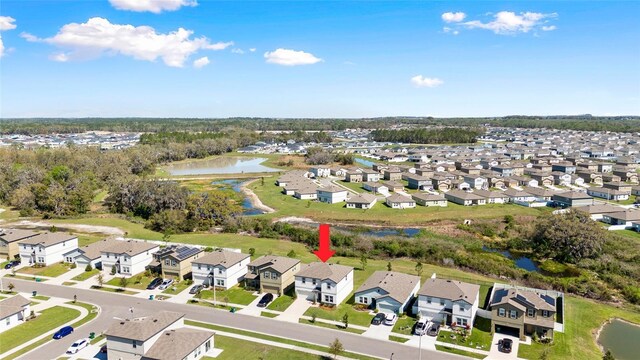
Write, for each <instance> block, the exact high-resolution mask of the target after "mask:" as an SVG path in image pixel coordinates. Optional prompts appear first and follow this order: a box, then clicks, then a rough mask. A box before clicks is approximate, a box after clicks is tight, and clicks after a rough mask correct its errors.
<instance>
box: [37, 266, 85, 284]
mask: <svg viewBox="0 0 640 360" xmlns="http://www.w3.org/2000/svg"><path fill="white" fill-rule="evenodd" d="M84 272H85V268H84V267H83V266H78V267H76V268H75V269H71V270H69V271H67V272H66V273H64V274H62V275H60V276H58V277H55V278H53V279H50V280H47V282H48V283H49V284H53V285H62V283H63V282H65V281H71V279H72V278H74V277H76V276H78V275H80V274H82V273H84ZM90 280H91V278H89V279H87V280H85V281H90ZM94 281H95V280H94ZM74 282H77V281H74Z"/></svg>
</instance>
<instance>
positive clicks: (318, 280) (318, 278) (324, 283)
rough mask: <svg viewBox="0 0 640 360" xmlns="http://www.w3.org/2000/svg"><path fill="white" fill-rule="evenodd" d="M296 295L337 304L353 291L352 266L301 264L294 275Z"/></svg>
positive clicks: (328, 303)
mask: <svg viewBox="0 0 640 360" xmlns="http://www.w3.org/2000/svg"><path fill="white" fill-rule="evenodd" d="M295 278H296V279H295V284H296V295H297V296H298V297H304V298H306V299H307V300H310V301H313V302H319V303H322V304H327V305H339V304H340V303H342V302H343V301H344V300H346V299H347V297H348V296H349V294H351V292H352V291H353V268H352V267H351V266H344V265H338V264H327V263H323V262H313V263H311V264H307V265H304V266H302V268H301V269H300V271H299V272H298V273H297V274H296V276H295Z"/></svg>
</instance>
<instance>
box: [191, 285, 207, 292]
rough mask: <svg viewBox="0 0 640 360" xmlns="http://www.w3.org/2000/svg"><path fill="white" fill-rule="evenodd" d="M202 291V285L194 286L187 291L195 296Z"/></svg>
mask: <svg viewBox="0 0 640 360" xmlns="http://www.w3.org/2000/svg"><path fill="white" fill-rule="evenodd" d="M202 289H204V285H194V286H193V287H192V288H191V290H189V294H197V293H199V292H200V291H202Z"/></svg>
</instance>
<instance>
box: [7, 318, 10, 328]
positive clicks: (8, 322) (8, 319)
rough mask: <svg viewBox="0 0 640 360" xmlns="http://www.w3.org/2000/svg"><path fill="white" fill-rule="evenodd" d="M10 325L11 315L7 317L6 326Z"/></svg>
mask: <svg viewBox="0 0 640 360" xmlns="http://www.w3.org/2000/svg"><path fill="white" fill-rule="evenodd" d="M9 325H11V316H9V317H8V318H7V326H9Z"/></svg>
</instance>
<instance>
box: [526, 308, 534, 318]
mask: <svg viewBox="0 0 640 360" xmlns="http://www.w3.org/2000/svg"><path fill="white" fill-rule="evenodd" d="M535 313H536V310H535V309H527V316H528V317H533V315H535Z"/></svg>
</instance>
